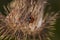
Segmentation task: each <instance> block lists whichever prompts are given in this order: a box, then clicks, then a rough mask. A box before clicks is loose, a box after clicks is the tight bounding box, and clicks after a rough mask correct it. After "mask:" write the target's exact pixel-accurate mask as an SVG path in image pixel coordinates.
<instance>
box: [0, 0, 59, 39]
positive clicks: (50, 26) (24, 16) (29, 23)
mask: <svg viewBox="0 0 60 40" xmlns="http://www.w3.org/2000/svg"><path fill="white" fill-rule="evenodd" d="M47 3H48V2H47V0H13V1H12V2H11V3H10V4H9V5H8V6H7V8H8V9H9V11H10V13H9V12H8V11H7V10H6V8H5V6H4V9H5V10H6V11H7V12H6V13H7V16H6V17H4V16H3V15H2V14H0V38H1V40H13V39H14V40H51V38H50V37H54V36H53V35H54V32H53V31H54V30H56V29H55V28H54V24H55V23H56V18H57V16H58V14H59V12H56V13H55V12H51V13H50V14H49V12H46V14H44V9H45V6H46V4H47Z"/></svg>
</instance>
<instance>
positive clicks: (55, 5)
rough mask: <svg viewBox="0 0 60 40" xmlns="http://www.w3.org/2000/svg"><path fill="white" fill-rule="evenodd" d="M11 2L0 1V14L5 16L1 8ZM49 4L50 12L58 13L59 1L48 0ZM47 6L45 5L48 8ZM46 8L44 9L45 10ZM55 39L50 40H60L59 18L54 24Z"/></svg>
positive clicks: (59, 8)
mask: <svg viewBox="0 0 60 40" xmlns="http://www.w3.org/2000/svg"><path fill="white" fill-rule="evenodd" d="M11 1H12V0H0V12H1V13H2V14H3V15H5V16H6V13H5V10H4V8H3V5H5V6H7V5H8V3H10V2H11ZM48 2H49V3H50V6H52V9H51V11H55V12H57V11H60V0H48ZM48 6H49V5H47V7H48ZM47 7H46V9H47ZM55 28H56V31H55V33H56V34H55V37H54V38H53V39H52V40H60V18H57V21H56V24H55Z"/></svg>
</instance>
